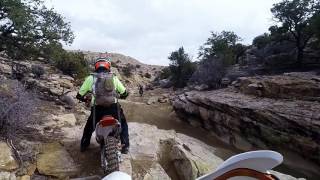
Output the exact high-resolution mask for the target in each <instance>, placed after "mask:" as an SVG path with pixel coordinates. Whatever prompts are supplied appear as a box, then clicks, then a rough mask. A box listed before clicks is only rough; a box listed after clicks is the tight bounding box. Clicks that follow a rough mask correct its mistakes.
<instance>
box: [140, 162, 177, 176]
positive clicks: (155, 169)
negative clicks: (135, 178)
mask: <svg viewBox="0 0 320 180" xmlns="http://www.w3.org/2000/svg"><path fill="white" fill-rule="evenodd" d="M143 180H171V178H170V177H169V176H168V174H167V173H166V172H165V170H164V169H163V168H162V167H161V165H160V164H159V163H154V164H153V165H152V166H151V168H150V170H149V171H148V172H147V174H146V175H145V176H144V178H143Z"/></svg>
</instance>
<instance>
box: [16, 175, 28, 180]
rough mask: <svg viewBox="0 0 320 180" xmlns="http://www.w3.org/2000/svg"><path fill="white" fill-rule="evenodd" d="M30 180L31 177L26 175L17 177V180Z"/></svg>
mask: <svg viewBox="0 0 320 180" xmlns="http://www.w3.org/2000/svg"><path fill="white" fill-rule="evenodd" d="M30 179H31V177H30V176H28V175H25V176H21V177H18V180H30Z"/></svg>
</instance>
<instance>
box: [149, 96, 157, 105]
mask: <svg viewBox="0 0 320 180" xmlns="http://www.w3.org/2000/svg"><path fill="white" fill-rule="evenodd" d="M157 101H158V97H151V98H149V100H148V101H147V104H148V105H151V104H155V103H156V102H157Z"/></svg>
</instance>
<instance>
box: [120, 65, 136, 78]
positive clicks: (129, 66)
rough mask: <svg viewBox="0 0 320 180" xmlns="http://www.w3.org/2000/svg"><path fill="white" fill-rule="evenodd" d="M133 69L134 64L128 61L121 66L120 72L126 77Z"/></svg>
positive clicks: (130, 74)
mask: <svg viewBox="0 0 320 180" xmlns="http://www.w3.org/2000/svg"><path fill="white" fill-rule="evenodd" d="M133 70H134V66H133V65H132V64H129V63H128V64H127V65H126V66H125V67H123V68H122V72H123V74H124V75H125V76H126V77H131V76H132V71H133Z"/></svg>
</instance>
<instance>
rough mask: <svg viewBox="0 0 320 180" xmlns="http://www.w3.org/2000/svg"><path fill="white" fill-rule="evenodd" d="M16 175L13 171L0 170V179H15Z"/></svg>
mask: <svg viewBox="0 0 320 180" xmlns="http://www.w3.org/2000/svg"><path fill="white" fill-rule="evenodd" d="M16 179H17V177H16V175H15V174H14V173H10V172H0V180H16Z"/></svg>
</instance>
